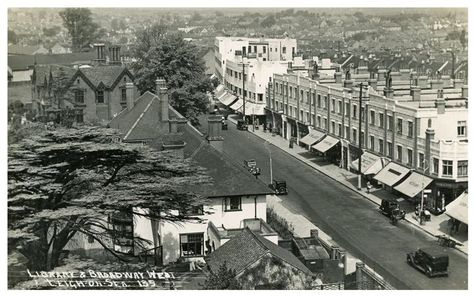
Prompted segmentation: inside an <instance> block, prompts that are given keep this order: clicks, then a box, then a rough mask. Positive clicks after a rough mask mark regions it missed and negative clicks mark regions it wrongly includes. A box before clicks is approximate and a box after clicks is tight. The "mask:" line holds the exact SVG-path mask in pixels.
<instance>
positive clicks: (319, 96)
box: [318, 94, 321, 107]
mask: <svg viewBox="0 0 474 297" xmlns="http://www.w3.org/2000/svg"><path fill="white" fill-rule="evenodd" d="M318 107H321V95H319V94H318Z"/></svg>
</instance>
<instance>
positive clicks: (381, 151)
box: [379, 139, 383, 154]
mask: <svg viewBox="0 0 474 297" xmlns="http://www.w3.org/2000/svg"><path fill="white" fill-rule="evenodd" d="M379 153H381V154H383V139H379Z"/></svg>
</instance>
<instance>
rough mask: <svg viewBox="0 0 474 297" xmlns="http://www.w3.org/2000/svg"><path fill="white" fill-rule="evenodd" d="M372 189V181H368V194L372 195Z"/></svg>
mask: <svg viewBox="0 0 474 297" xmlns="http://www.w3.org/2000/svg"><path fill="white" fill-rule="evenodd" d="M370 189H372V184H371V183H370V181H367V193H370Z"/></svg>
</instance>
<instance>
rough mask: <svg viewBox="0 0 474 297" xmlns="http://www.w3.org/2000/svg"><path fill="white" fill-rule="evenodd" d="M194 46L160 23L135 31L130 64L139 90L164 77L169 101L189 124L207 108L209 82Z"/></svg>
mask: <svg viewBox="0 0 474 297" xmlns="http://www.w3.org/2000/svg"><path fill="white" fill-rule="evenodd" d="M199 52H200V51H199V49H198V48H197V47H196V45H194V44H192V43H190V42H187V41H185V40H184V39H183V36H182V35H181V34H179V33H170V32H168V31H167V28H166V27H165V26H162V25H157V24H155V25H153V26H151V27H149V28H146V29H144V30H143V31H141V32H140V33H139V34H138V37H137V43H136V46H135V49H134V53H135V57H136V58H137V62H136V63H134V64H133V65H132V68H133V69H134V73H135V79H136V83H137V86H138V89H139V90H140V92H142V93H144V92H145V91H152V92H154V90H155V80H156V79H157V78H158V77H163V78H164V79H165V80H166V83H167V85H168V88H169V94H170V104H171V105H172V106H173V107H174V108H175V109H176V110H177V111H178V112H180V113H181V114H182V115H184V116H185V117H186V118H188V119H189V120H190V121H191V123H192V124H194V125H196V124H198V123H199V122H198V120H197V117H198V116H199V115H200V114H202V113H204V112H205V111H206V109H207V107H208V98H207V94H206V93H207V92H209V91H211V90H212V84H211V81H210V80H209V78H207V76H206V75H205V69H206V68H205V65H204V61H203V59H202V57H201V56H200V55H199Z"/></svg>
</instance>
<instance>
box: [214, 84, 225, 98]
mask: <svg viewBox="0 0 474 297" xmlns="http://www.w3.org/2000/svg"><path fill="white" fill-rule="evenodd" d="M224 92H225V88H224V85H218V86H217V88H216V89H215V90H214V95H215V96H216V98H219V97H220V96H221V95H222V94H223V93H224Z"/></svg>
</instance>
